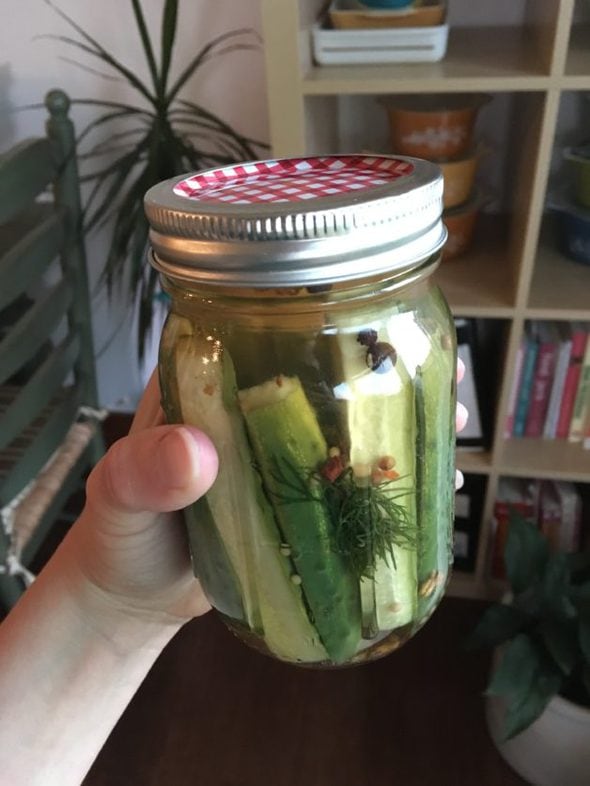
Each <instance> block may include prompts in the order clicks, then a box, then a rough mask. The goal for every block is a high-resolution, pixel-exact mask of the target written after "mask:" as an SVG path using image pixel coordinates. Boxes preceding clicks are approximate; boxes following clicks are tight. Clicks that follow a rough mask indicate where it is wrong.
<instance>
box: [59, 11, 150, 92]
mask: <svg viewBox="0 0 590 786" xmlns="http://www.w3.org/2000/svg"><path fill="white" fill-rule="evenodd" d="M45 2H46V3H47V5H49V6H50V7H51V8H52V9H53V10H54V11H55V12H56V13H57V14H58V15H59V16H60V17H61V18H62V19H64V20H65V21H66V22H67V23H68V24H69V25H70V27H72V28H73V29H74V30H75V31H76V32H77V33H78V35H80V36H82V38H83V39H84V40H86V41H88V43H89V44H90V45H91V46H90V47H88V46H86V45H85V44H82V43H81V42H80V41H75V40H70V41H69V44H70V46H75V47H77V48H78V49H83V50H84V51H85V52H87V53H88V54H90V55H92V56H93V57H96V58H98V59H99V60H102V61H103V62H104V63H108V65H110V66H111V68H113V69H114V70H115V71H118V72H119V73H120V74H122V76H124V77H125V79H127V81H128V82H129V84H130V85H131V86H132V87H134V88H135V89H136V90H137V91H139V92H140V93H141V94H142V95H143V96H144V97H145V98H146V99H147V100H148V101H149V102H150V103H151V104H154V105H155V97H154V96H153V95H152V94H151V93H150V92H149V90H148V89H147V88H146V86H145V85H144V84H143V82H142V81H141V80H140V79H139V78H138V77H137V76H136V75H135V74H134V73H133V71H131V70H130V69H129V68H127V67H126V66H125V65H123V63H121V62H120V61H119V60H117V59H116V58H115V57H113V56H112V55H111V54H110V53H109V52H107V50H106V49H104V47H102V46H101V45H100V44H99V43H98V41H96V40H95V39H94V38H92V37H91V36H90V35H88V33H86V32H85V31H84V30H83V29H82V28H81V27H80V26H79V25H78V24H76V22H74V20H73V19H72V18H71V17H70V16H68V14H66V13H65V12H64V11H62V10H61V9H60V8H59V7H58V6H56V5H55V4H54V3H53V2H51V0H45ZM66 43H68V42H66Z"/></svg>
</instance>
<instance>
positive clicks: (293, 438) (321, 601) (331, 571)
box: [239, 376, 361, 663]
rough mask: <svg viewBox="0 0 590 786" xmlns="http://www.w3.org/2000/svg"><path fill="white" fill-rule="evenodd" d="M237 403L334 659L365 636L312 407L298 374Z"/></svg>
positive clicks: (264, 386)
mask: <svg viewBox="0 0 590 786" xmlns="http://www.w3.org/2000/svg"><path fill="white" fill-rule="evenodd" d="M239 401H240V406H241V408H242V412H243V413H244V417H245V419H246V424H247V427H248V433H249V435H250V440H251V443H252V446H253V448H254V454H255V457H256V460H257V462H258V466H259V469H260V472H261V474H262V478H263V480H264V486H265V489H266V492H267V494H268V496H269V498H270V499H271V501H272V505H273V508H274V510H275V514H276V518H277V521H278V524H279V527H280V529H281V533H282V537H283V538H284V541H285V544H286V549H287V550H288V551H289V553H290V556H291V557H292V559H293V563H294V565H295V567H296V569H297V573H296V574H295V575H293V576H292V581H294V582H297V583H300V585H301V587H302V589H303V593H304V597H305V599H306V602H307V604H308V606H309V609H310V611H311V614H312V617H313V620H314V622H315V626H316V628H317V631H318V633H319V636H320V639H321V641H322V643H323V645H324V646H325V648H326V650H327V652H328V655H329V657H330V659H331V660H332V661H334V662H335V663H341V662H344V661H346V660H348V659H349V658H350V657H351V656H352V655H354V654H355V652H356V650H357V647H358V645H359V643H360V639H361V630H360V604H359V597H358V587H357V586H356V582H355V580H354V578H353V577H352V575H351V574H350V571H349V570H348V568H347V566H346V563H345V562H344V560H343V559H342V557H341V556H340V555H339V554H338V553H337V552H336V550H335V548H334V538H333V530H332V523H331V521H330V518H329V515H328V512H327V510H326V506H325V504H324V501H323V499H322V496H321V490H320V488H319V484H318V482H317V481H314V480H313V478H312V474H313V472H314V471H315V470H317V469H318V467H319V466H320V464H322V463H323V462H324V461H325V460H326V459H327V456H328V450H327V446H326V442H325V440H324V437H323V435H322V432H321V431H320V427H319V425H318V422H317V419H316V416H315V413H314V411H313V409H312V408H311V406H310V404H309V401H308V400H307V398H306V396H305V393H304V391H303V388H302V387H301V383H300V382H299V380H298V379H297V378H289V377H282V376H281V377H277V378H275V379H272V380H269V381H268V382H265V383H263V384H262V385H257V386H256V387H253V388H249V389H247V390H243V391H240V393H239Z"/></svg>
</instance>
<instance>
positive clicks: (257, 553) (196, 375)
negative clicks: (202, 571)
mask: <svg viewBox="0 0 590 786" xmlns="http://www.w3.org/2000/svg"><path fill="white" fill-rule="evenodd" d="M175 365H176V380H177V386H178V397H179V402H180V409H181V414H182V420H183V422H185V423H187V424H190V425H194V426H197V427H198V428H201V429H202V430H203V431H204V432H205V433H206V434H207V435H208V436H209V437H210V438H211V440H212V441H213V443H214V445H215V447H216V449H217V452H218V455H219V472H218V475H217V479H216V481H215V483H214V484H213V486H212V488H211V489H210V490H209V492H208V494H207V503H208V505H209V508H210V511H211V516H212V521H213V523H214V525H215V528H216V531H217V533H218V534H219V540H220V541H221V542H222V544H223V547H224V548H225V551H226V552H227V555H228V557H229V563H230V565H231V569H232V570H233V572H234V573H235V576H236V577H237V582H238V584H239V592H240V594H241V597H242V602H243V606H244V609H245V617H246V622H247V624H248V625H249V627H250V628H251V629H252V630H254V631H255V632H258V633H259V634H263V635H264V641H265V643H266V645H267V646H268V648H269V649H270V651H271V652H273V653H274V654H275V655H277V656H278V657H280V658H283V659H285V660H290V661H302V662H315V661H322V660H325V659H326V657H327V655H326V651H325V649H324V648H323V647H322V645H321V643H320V641H319V639H318V635H317V633H316V631H315V630H314V628H313V626H312V624H311V623H310V621H309V619H308V617H307V613H306V609H305V606H304V603H303V600H302V597H301V590H300V588H299V587H297V586H295V585H294V584H293V583H292V582H291V581H290V573H291V571H290V566H289V560H288V559H287V558H286V557H285V556H284V555H282V554H281V552H280V545H281V543H280V538H279V533H278V530H277V528H276V525H275V523H274V520H273V516H272V510H271V509H270V506H269V504H268V502H267V501H266V500H265V498H264V496H263V494H262V492H261V488H260V479H259V478H258V476H257V474H256V472H255V471H254V469H253V468H252V457H251V455H250V451H249V445H248V442H247V437H246V433H245V427H244V423H243V420H242V418H241V415H240V412H239V409H238V407H237V402H236V398H235V375H234V372H233V367H232V364H231V359H230V358H229V355H228V354H227V353H226V352H223V351H222V350H221V348H220V346H219V345H215V342H212V341H209V340H207V338H201V337H199V336H196V335H190V336H180V337H179V338H178V339H177V342H176V348H175ZM232 391H234V392H233V394H232ZM193 526H195V527H197V528H198V527H199V526H200V522H199V521H195V522H193ZM193 541H194V543H195V545H196V546H197V547H199V546H200V547H202V548H203V549H206V550H207V554H208V558H209V560H210V561H211V559H212V558H213V555H214V554H215V553H216V552H215V550H214V548H213V547H214V546H215V540H214V539H210V540H209V541H208V542H207V543H206V544H205V543H201V542H200V537H199V535H197V536H196V537H194V538H193ZM217 553H218V552H217ZM198 564H199V559H197V565H198ZM226 572H227V571H226ZM203 579H204V576H203ZM217 585H219V581H218V582H217ZM220 610H223V609H220Z"/></svg>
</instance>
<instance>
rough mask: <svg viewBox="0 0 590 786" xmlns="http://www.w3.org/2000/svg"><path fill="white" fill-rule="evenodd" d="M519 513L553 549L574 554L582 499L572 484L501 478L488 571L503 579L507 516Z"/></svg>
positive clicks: (578, 544)
mask: <svg viewBox="0 0 590 786" xmlns="http://www.w3.org/2000/svg"><path fill="white" fill-rule="evenodd" d="M513 513H518V514H519V515H521V516H523V517H524V518H525V519H527V520H528V521H530V522H532V523H533V524H535V525H536V526H537V527H538V528H539V529H540V530H541V532H542V533H543V534H544V535H545V537H546V538H547V540H548V541H549V545H550V547H551V548H552V550H554V551H562V552H565V553H575V552H577V551H579V550H580V548H581V544H582V535H581V525H582V499H581V496H580V493H579V491H578V489H577V488H576V486H575V485H574V484H573V483H570V482H568V481H553V480H542V481H540V480H524V479H521V478H501V479H500V482H499V484H498V495H497V498H496V502H495V504H494V512H493V518H492V532H493V542H492V549H491V565H490V572H491V574H492V576H493V577H494V578H500V579H501V578H504V577H505V571H504V556H503V555H504V547H505V545H506V538H507V536H508V529H509V526H510V518H511V515H512V514H513Z"/></svg>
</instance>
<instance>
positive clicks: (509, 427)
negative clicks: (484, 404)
mask: <svg viewBox="0 0 590 786" xmlns="http://www.w3.org/2000/svg"><path fill="white" fill-rule="evenodd" d="M523 359H524V342H521V344H520V346H519V348H518V351H517V354H516V364H515V368H514V376H513V378H512V387H511V388H510V398H509V400H508V416H507V418H506V424H505V426H504V439H510V437H511V436H512V431H513V426H514V412H515V410H516V399H517V397H518V391H519V388H520V377H521V373H522V363H523Z"/></svg>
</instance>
